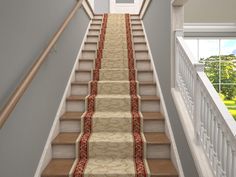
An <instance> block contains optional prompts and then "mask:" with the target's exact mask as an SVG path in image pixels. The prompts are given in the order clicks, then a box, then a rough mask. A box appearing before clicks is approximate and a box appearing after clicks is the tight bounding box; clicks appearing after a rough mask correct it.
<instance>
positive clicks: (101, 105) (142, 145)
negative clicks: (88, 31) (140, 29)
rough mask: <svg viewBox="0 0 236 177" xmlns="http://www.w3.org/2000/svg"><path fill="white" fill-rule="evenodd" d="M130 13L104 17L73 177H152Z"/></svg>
mask: <svg viewBox="0 0 236 177" xmlns="http://www.w3.org/2000/svg"><path fill="white" fill-rule="evenodd" d="M132 45H133V44H132V36H131V28H130V17H129V15H120V14H117V15H115V14H109V15H107V14H105V15H104V16H103V23H102V29H101V33H100V41H99V47H98V51H97V59H96V62H95V69H94V71H93V80H92V81H91V82H90V95H89V96H87V98H86V105H87V110H86V112H85V113H84V114H83V116H82V132H81V135H80V137H79V142H78V154H79V155H78V160H77V165H76V167H75V170H74V173H73V176H74V177H82V176H85V177H104V176H106V177H148V176H149V174H150V172H149V169H148V166H147V162H146V157H145V151H146V150H145V149H146V141H145V137H144V135H143V128H142V126H143V119H142V115H141V113H140V112H139V107H140V97H139V96H138V95H137V90H138V83H137V80H136V70H135V64H134V57H133V46H132Z"/></svg>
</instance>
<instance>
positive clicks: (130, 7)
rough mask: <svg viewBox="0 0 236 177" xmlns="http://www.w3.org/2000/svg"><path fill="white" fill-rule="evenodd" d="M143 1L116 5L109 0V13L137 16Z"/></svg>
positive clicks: (112, 0) (113, 0) (136, 0)
mask: <svg viewBox="0 0 236 177" xmlns="http://www.w3.org/2000/svg"><path fill="white" fill-rule="evenodd" d="M142 2H143V0H134V3H116V0H110V13H130V14H138V13H139V10H140V8H141V5H142Z"/></svg>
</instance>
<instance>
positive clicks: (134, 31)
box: [132, 30, 144, 35]
mask: <svg viewBox="0 0 236 177" xmlns="http://www.w3.org/2000/svg"><path fill="white" fill-rule="evenodd" d="M132 34H133V35H143V34H144V33H143V30H133V32H132Z"/></svg>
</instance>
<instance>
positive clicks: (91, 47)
mask: <svg viewBox="0 0 236 177" xmlns="http://www.w3.org/2000/svg"><path fill="white" fill-rule="evenodd" d="M84 49H85V50H86V49H88V50H95V51H96V50H97V44H85V45H84Z"/></svg>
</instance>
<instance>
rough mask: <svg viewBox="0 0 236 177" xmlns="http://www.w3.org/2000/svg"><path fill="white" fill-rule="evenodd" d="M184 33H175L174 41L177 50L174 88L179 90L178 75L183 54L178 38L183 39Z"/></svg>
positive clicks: (181, 31) (178, 31) (180, 31)
mask: <svg viewBox="0 0 236 177" xmlns="http://www.w3.org/2000/svg"><path fill="white" fill-rule="evenodd" d="M183 36H184V32H183V30H182V29H178V30H176V31H175V39H174V48H175V57H174V71H172V72H173V73H174V76H173V78H174V88H175V89H178V79H179V78H178V75H179V62H180V59H181V53H180V51H179V45H180V44H179V42H178V37H183Z"/></svg>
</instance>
